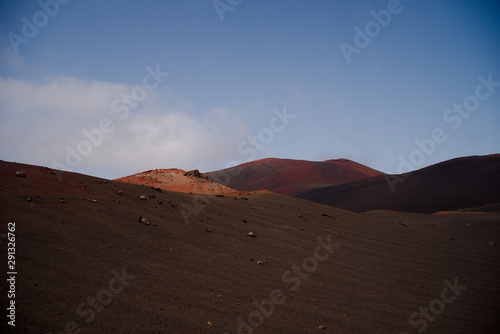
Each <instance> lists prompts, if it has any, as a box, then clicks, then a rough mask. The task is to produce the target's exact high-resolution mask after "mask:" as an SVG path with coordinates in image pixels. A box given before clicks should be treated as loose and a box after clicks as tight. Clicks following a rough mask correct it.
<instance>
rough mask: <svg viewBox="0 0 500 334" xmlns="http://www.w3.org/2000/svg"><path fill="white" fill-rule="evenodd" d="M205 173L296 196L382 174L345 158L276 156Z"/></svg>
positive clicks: (241, 186)
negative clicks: (305, 158)
mask: <svg viewBox="0 0 500 334" xmlns="http://www.w3.org/2000/svg"><path fill="white" fill-rule="evenodd" d="M204 174H205V175H206V176H208V177H209V178H210V179H211V180H213V181H215V182H218V183H220V184H223V185H225V186H227V187H230V188H233V189H236V190H240V191H255V190H264V189H265V190H269V191H272V192H274V193H277V194H281V195H286V196H296V195H298V194H301V193H304V192H305V191H308V190H310V189H313V188H316V187H321V186H328V185H337V184H342V183H346V182H352V181H356V180H361V179H365V178H368V177H372V176H382V175H384V174H383V173H382V172H379V171H377V170H374V169H372V168H369V167H366V166H363V165H361V164H358V163H356V162H354V161H350V160H347V159H336V160H327V161H322V162H316V161H305V160H292V159H275V158H270V159H262V160H257V161H252V162H248V163H244V164H241V165H238V166H235V167H231V168H227V169H223V170H220V171H215V172H209V173H204Z"/></svg>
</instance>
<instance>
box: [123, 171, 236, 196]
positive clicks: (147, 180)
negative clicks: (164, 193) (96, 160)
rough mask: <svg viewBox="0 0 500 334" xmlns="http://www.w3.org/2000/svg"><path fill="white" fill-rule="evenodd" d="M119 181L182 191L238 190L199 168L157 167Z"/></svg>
mask: <svg viewBox="0 0 500 334" xmlns="http://www.w3.org/2000/svg"><path fill="white" fill-rule="evenodd" d="M115 181H119V182H127V183H133V184H140V185H145V186H150V187H154V188H160V189H163V190H171V191H177V192H182V193H193V194H210V195H216V194H217V195H224V194H225V195H228V194H234V193H238V191H236V190H234V189H231V188H228V187H226V186H223V185H222V184H219V183H217V182H213V181H211V180H209V179H208V178H207V177H206V176H204V175H202V174H200V172H199V171H198V170H193V171H189V172H186V171H184V170H181V169H176V168H171V169H155V170H149V171H146V172H142V173H137V174H134V175H129V176H125V177H121V178H118V179H115Z"/></svg>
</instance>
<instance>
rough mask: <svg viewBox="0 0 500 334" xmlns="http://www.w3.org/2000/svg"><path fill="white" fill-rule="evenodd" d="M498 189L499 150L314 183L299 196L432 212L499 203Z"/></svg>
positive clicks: (361, 208)
mask: <svg viewBox="0 0 500 334" xmlns="http://www.w3.org/2000/svg"><path fill="white" fill-rule="evenodd" d="M499 189H500V154H492V155H487V156H470V157H462V158H456V159H452V160H448V161H444V162H441V163H438V164H435V165H432V166H429V167H426V168H423V169H420V170H417V171H414V172H412V173H406V174H400V175H387V176H381V175H379V176H374V177H370V178H367V179H363V180H358V181H355V182H351V183H345V184H341V185H335V186H325V187H317V188H316V189H311V190H308V191H305V192H304V193H302V194H300V195H298V197H300V198H304V199H308V200H311V201H314V202H318V203H323V204H329V205H333V206H336V207H339V208H343V209H346V210H351V211H355V212H366V211H370V210H395V211H404V212H414V213H434V212H438V211H447V210H466V209H470V208H478V207H481V206H485V205H489V206H491V205H495V204H498V203H500V190H499ZM393 190H394V191H393Z"/></svg>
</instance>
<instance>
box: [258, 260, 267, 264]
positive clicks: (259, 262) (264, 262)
mask: <svg viewBox="0 0 500 334" xmlns="http://www.w3.org/2000/svg"><path fill="white" fill-rule="evenodd" d="M257 264H260V265H265V264H267V261H266V260H264V261H257Z"/></svg>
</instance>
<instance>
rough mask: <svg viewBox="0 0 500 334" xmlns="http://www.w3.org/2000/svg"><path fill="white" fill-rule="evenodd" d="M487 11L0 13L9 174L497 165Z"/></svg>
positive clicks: (157, 8) (497, 44) (338, 8)
mask: <svg viewBox="0 0 500 334" xmlns="http://www.w3.org/2000/svg"><path fill="white" fill-rule="evenodd" d="M499 59H500V3H499V2H498V1H494V0H490V1H488V0H485V1H474V0H470V1H465V0H440V1H435V0H413V1H411V0H400V1H398V0H382V1H379V0H372V1H362V0H359V1H351V0H329V1H327V0H314V1H312V0H215V1H213V0H169V1H160V0H156V1H152V0H151V1H148V0H145V1H127V0H121V1H119V0H102V1H101V0H85V1H83V0H71V1H69V0H41V1H15V0H10V1H9V0H3V1H1V2H0V159H1V160H7V161H15V162H22V163H28V164H36V165H42V166H48V167H52V168H57V169H63V170H67V171H75V172H79V173H84V174H89V175H93V176H99V177H104V178H118V177H122V176H125V175H129V174H133V173H138V172H142V171H145V170H150V169H157V168H181V169H185V170H191V169H199V170H200V171H202V172H203V171H205V172H206V171H212V170H219V169H223V168H226V167H229V166H232V165H236V164H240V163H244V162H248V161H250V160H256V159H262V158H268V157H275V158H290V159H304V160H312V161H324V160H329V159H338V158H347V159H351V160H354V161H356V162H358V163H361V164H364V165H367V166H369V167H371V168H374V169H377V170H380V171H382V172H386V173H391V174H392V173H399V172H405V171H408V170H415V169H420V168H422V167H425V166H429V165H432V164H435V163H438V162H441V161H444V160H448V159H452V158H456V157H460V156H469V155H485V154H493V153H499V152H500V131H499V125H500V61H499Z"/></svg>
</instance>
